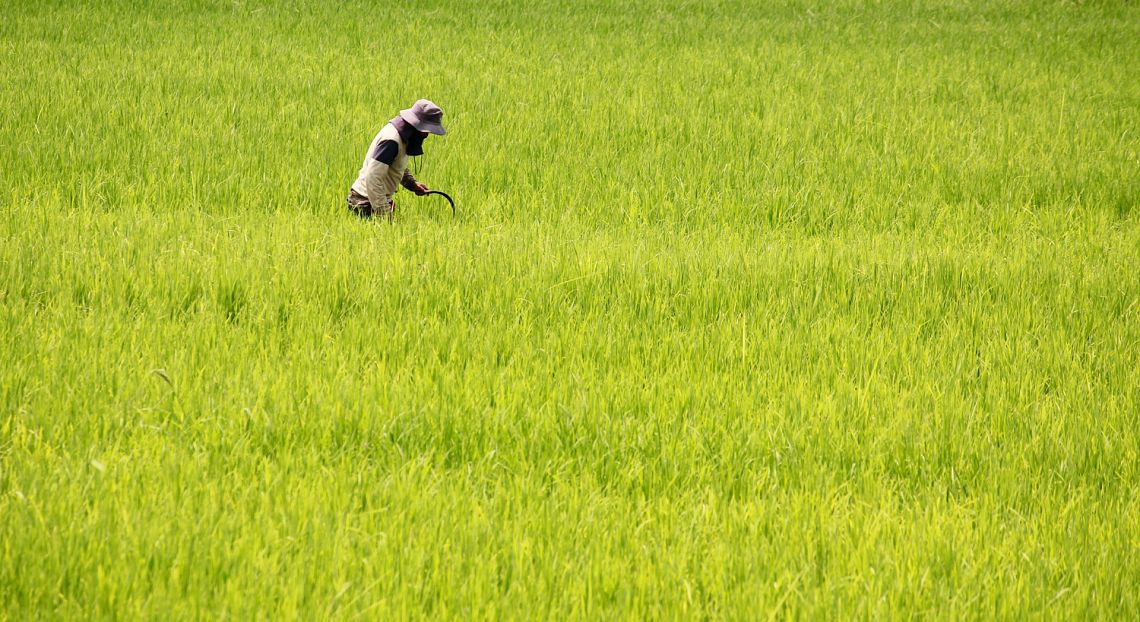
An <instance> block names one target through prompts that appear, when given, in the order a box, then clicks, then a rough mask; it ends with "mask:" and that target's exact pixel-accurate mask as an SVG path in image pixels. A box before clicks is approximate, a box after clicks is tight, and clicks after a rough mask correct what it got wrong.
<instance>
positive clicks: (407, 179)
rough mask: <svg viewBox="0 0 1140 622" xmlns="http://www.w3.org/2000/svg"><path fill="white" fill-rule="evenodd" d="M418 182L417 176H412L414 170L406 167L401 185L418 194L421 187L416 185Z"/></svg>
mask: <svg viewBox="0 0 1140 622" xmlns="http://www.w3.org/2000/svg"><path fill="white" fill-rule="evenodd" d="M416 183H417V181H416V178H415V177H413V176H412V172H411V171H409V170H408V169H404V178H403V179H401V180H400V185H401V186H403V187H405V188H407V189H408V190H410V191H412V192H414V193H416V194H419V193H420V189H419V188H417V187H416Z"/></svg>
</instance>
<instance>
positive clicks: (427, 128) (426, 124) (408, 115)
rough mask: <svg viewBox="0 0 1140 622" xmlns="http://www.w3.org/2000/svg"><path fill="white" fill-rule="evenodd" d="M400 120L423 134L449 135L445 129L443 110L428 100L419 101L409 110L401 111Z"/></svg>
mask: <svg viewBox="0 0 1140 622" xmlns="http://www.w3.org/2000/svg"><path fill="white" fill-rule="evenodd" d="M400 118H402V119H403V120H405V121H407V122H408V123H411V124H412V127H414V128H416V129H417V130H419V131H421V132H428V133H429V134H437V135H439V136H443V135H444V134H446V133H447V130H445V129H443V123H442V121H443V110H442V109H440V107H439V106H436V105H435V104H433V103H432V102H430V101H428V100H426V99H421V100H419V101H417V102H416V103H414V104H412V107H411V108H408V109H407V110H401V111H400Z"/></svg>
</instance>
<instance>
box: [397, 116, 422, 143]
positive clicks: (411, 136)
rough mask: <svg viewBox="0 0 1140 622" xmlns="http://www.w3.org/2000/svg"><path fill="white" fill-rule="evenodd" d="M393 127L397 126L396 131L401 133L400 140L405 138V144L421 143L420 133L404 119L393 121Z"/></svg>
mask: <svg viewBox="0 0 1140 622" xmlns="http://www.w3.org/2000/svg"><path fill="white" fill-rule="evenodd" d="M392 125H394V126H396V131H397V132H399V133H400V138H403V139H404V142H405V143H413V142H421V139H420V133H419V132H418V131H417V130H416V128H414V127H412V124H411V123H408V122H407V121H405V120H404V118H403V117H396V118H395V119H392Z"/></svg>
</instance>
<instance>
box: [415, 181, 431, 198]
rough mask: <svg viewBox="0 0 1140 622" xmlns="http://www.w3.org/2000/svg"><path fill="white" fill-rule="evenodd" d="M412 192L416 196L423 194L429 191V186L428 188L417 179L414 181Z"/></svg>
mask: <svg viewBox="0 0 1140 622" xmlns="http://www.w3.org/2000/svg"><path fill="white" fill-rule="evenodd" d="M413 192H415V193H416V196H418V197H422V196H423V195H425V194H427V193H429V192H431V188H428V187H427V184H425V183H423V182H420V181H417V182H416V189H415V190H414V191H413Z"/></svg>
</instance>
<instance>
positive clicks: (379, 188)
mask: <svg viewBox="0 0 1140 622" xmlns="http://www.w3.org/2000/svg"><path fill="white" fill-rule="evenodd" d="M393 143H394V144H393ZM415 184H416V179H415V177H412V174H411V173H409V172H408V146H407V144H406V143H405V142H404V139H403V138H402V137H401V136H400V132H398V131H397V130H396V127H395V126H394V125H392V124H391V123H389V124H387V125H385V126H384V127H383V128H382V129H381V130H380V132H379V133H378V134H376V138H373V139H372V144H370V145H369V146H368V153H366V154H364V164H363V165H361V167H360V175H359V176H357V178H356V181H355V182H354V183H353V184H352V189H353V190H355V191H356V192H357V193H358V194H361V195H363V196H365V197H368V202H369V203H370V204H371V205H372V207H373V208H375V209H380V210H384V209H388V207H389V206H390V205H391V204H392V195H393V194H395V193H396V192H397V191H398V190H399V189H400V186H401V185H403V186H404V187H405V188H413V187H414V186H415Z"/></svg>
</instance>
